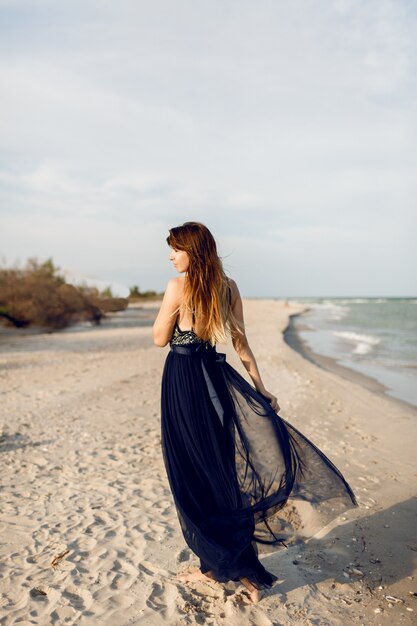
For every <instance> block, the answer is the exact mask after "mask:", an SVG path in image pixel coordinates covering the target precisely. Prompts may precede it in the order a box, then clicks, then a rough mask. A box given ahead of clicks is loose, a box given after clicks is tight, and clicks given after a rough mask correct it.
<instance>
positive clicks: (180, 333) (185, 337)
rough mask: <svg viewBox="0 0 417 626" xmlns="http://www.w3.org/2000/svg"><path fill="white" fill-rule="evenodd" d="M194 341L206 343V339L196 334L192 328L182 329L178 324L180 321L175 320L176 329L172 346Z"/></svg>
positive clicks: (171, 342) (184, 344)
mask: <svg viewBox="0 0 417 626" xmlns="http://www.w3.org/2000/svg"><path fill="white" fill-rule="evenodd" d="M193 343H204V340H203V339H201V337H199V336H198V335H196V334H195V332H194V331H193V330H192V329H191V330H181V329H180V327H179V326H178V322H175V326H174V330H173V333H172V337H171V340H170V342H169V344H170V345H171V346H186V345H189V344H193Z"/></svg>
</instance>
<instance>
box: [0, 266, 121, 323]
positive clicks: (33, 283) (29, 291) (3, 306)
mask: <svg viewBox="0 0 417 626" xmlns="http://www.w3.org/2000/svg"><path fill="white" fill-rule="evenodd" d="M127 305H128V299H127V298H112V297H106V298H102V297H101V296H100V294H99V291H98V290H97V289H95V288H91V287H75V286H74V285H71V284H68V283H66V282H65V279H64V278H63V277H62V276H60V275H59V273H58V268H57V267H55V266H54V264H53V261H52V259H48V260H47V261H45V262H44V263H40V262H39V261H38V260H37V259H34V258H32V259H29V260H28V261H27V264H26V267H25V268H24V269H18V268H11V269H0V318H2V319H3V320H5V322H6V324H9V325H13V326H16V327H26V326H39V327H41V328H49V329H59V328H64V327H65V326H68V325H69V324H73V323H75V322H78V321H90V322H92V323H95V324H99V323H100V321H101V319H102V318H103V316H104V315H105V313H106V312H110V311H112V312H113V311H120V310H122V309H125V308H126V307H127Z"/></svg>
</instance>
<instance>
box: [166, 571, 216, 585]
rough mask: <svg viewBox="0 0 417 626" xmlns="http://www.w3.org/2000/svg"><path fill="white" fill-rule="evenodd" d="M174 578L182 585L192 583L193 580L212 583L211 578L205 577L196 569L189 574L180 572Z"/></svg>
mask: <svg viewBox="0 0 417 626" xmlns="http://www.w3.org/2000/svg"><path fill="white" fill-rule="evenodd" d="M175 578H176V579H177V580H179V581H180V582H182V583H189V582H193V581H194V580H205V581H206V582H207V581H209V580H210V581H213V579H212V578H210V577H209V576H206V574H203V572H202V571H201V570H200V569H198V568H197V569H195V570H191V571H190V572H180V573H178V574H177V575H176V576H175Z"/></svg>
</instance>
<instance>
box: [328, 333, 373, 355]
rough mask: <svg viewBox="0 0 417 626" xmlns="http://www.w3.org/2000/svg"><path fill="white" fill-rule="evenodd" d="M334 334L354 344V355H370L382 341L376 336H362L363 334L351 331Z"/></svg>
mask: <svg viewBox="0 0 417 626" xmlns="http://www.w3.org/2000/svg"><path fill="white" fill-rule="evenodd" d="M332 334H333V335H335V336H336V337H341V338H342V339H346V340H347V341H349V342H350V343H354V344H355V347H354V348H353V350H352V354H369V353H370V352H371V351H372V350H373V349H374V348H375V346H377V345H378V344H379V343H380V341H381V340H380V339H379V337H375V336H374V335H362V334H361V333H354V332H351V331H343V330H334V331H332Z"/></svg>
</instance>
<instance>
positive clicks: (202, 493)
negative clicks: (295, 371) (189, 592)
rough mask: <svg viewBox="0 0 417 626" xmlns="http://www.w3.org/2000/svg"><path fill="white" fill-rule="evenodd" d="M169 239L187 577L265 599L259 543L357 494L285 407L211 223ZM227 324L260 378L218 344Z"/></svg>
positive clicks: (296, 534) (157, 333)
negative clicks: (232, 361) (282, 412)
mask: <svg viewBox="0 0 417 626" xmlns="http://www.w3.org/2000/svg"><path fill="white" fill-rule="evenodd" d="M167 243H168V245H169V246H170V247H171V254H170V260H171V261H172V262H173V264H174V267H175V268H176V270H177V272H178V273H179V274H183V276H179V277H176V278H172V279H171V280H170V281H169V282H168V285H167V289H166V292H165V295H164V298H163V301H162V304H161V308H160V311H159V313H158V316H157V318H156V320H155V323H154V326H153V336H154V342H155V344H156V345H157V346H161V347H163V346H166V345H167V344H168V343H169V344H170V351H169V352H168V355H167V358H166V361H165V366H164V371H163V375H162V390H161V418H162V419H161V439H162V452H163V458H164V462H165V467H166V471H167V476H168V480H169V483H170V487H171V490H172V495H173V498H174V502H175V505H176V509H177V513H178V518H179V521H180V525H181V529H182V532H183V535H184V538H185V540H186V542H187V544H188V546H189V547H190V548H191V549H192V550H193V552H194V553H195V554H196V555H197V556H198V557H199V559H200V567H199V568H198V569H197V570H196V571H195V572H192V573H191V574H185V575H180V576H178V578H179V579H180V580H182V581H184V582H187V581H189V580H193V579H198V578H205V579H206V580H207V578H211V579H214V580H217V581H219V582H226V581H229V580H233V581H239V580H240V581H241V582H242V583H243V584H244V585H245V586H246V587H247V589H248V591H249V594H250V598H251V600H252V601H256V600H257V599H259V597H260V590H261V589H263V588H266V587H271V586H272V584H273V583H274V581H275V580H276V579H277V577H276V576H275V575H274V574H272V573H270V572H268V571H267V570H266V569H265V568H264V567H263V565H262V564H261V563H260V561H259V559H258V551H257V544H258V543H261V544H264V545H269V546H276V545H278V544H284V545H286V543H288V542H289V541H292V542H294V541H297V540H304V539H307V538H308V537H311V536H312V535H313V534H314V532H316V531H317V530H318V529H319V528H321V527H323V526H324V525H326V524H327V523H328V522H329V521H331V520H332V519H334V518H335V517H337V516H338V515H339V514H340V513H342V512H344V511H345V510H346V509H348V508H349V507H352V506H356V505H357V503H356V499H355V496H354V494H353V492H352V490H351V488H350V487H349V485H348V483H347V482H346V481H345V479H344V478H343V476H342V474H341V473H340V472H339V470H338V469H337V468H336V467H335V466H334V465H333V464H332V462H331V461H330V460H329V459H328V458H327V457H326V456H325V455H324V454H323V453H322V452H321V451H320V450H319V449H318V448H317V447H316V446H315V445H314V444H313V443H312V442H311V441H309V440H308V439H307V438H306V437H304V435H302V434H301V433H300V432H299V431H298V430H297V429H295V428H294V427H293V426H291V425H290V424H289V423H288V422H286V421H285V420H284V419H283V418H282V417H280V416H279V415H278V411H279V409H280V406H279V404H278V401H277V398H276V397H275V396H274V395H273V394H272V393H270V392H269V391H268V390H267V389H266V388H265V386H264V384H263V382H262V378H261V376H260V373H259V370H258V367H257V363H256V360H255V357H254V355H253V353H252V350H251V348H250V346H249V343H248V340H247V337H246V334H245V327H244V319H243V309H242V300H241V297H240V294H239V290H238V287H237V285H236V283H235V281H234V280H232V279H231V278H228V277H227V276H226V275H225V273H224V271H223V267H222V262H221V260H220V258H219V256H218V254H217V248H216V243H215V240H214V238H213V236H212V234H211V233H210V231H209V230H208V229H207V228H206V227H205V226H204V225H203V224H200V223H199V222H186V223H185V224H183V225H182V226H178V227H176V228H172V229H171V230H170V231H169V236H168V237H167ZM228 334H229V335H230V336H231V338H232V343H233V347H234V349H235V350H236V352H237V354H238V355H239V357H240V359H241V361H242V363H243V365H244V366H245V368H246V370H247V372H248V374H249V376H250V378H251V380H252V382H253V385H251V384H250V383H249V382H248V381H246V380H245V379H244V378H243V377H242V376H240V374H239V373H238V372H237V371H236V370H235V369H234V368H232V367H231V366H230V365H229V364H228V363H227V362H226V358H225V355H224V354H222V353H219V352H217V351H216V347H215V346H216V343H217V342H222V343H223V342H225V341H226V338H227V335H228ZM278 511H279V512H280V513H279V515H277V512H278Z"/></svg>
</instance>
